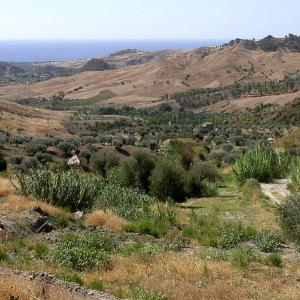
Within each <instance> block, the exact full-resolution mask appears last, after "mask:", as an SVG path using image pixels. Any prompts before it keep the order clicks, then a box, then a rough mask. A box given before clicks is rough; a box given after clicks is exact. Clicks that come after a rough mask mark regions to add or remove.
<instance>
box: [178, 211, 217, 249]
mask: <svg viewBox="0 0 300 300" xmlns="http://www.w3.org/2000/svg"><path fill="white" fill-rule="evenodd" d="M189 222H190V226H187V227H185V228H183V231H182V233H183V236H184V237H188V238H194V239H197V240H198V242H199V243H200V244H202V245H204V246H211V247H217V246H218V236H219V233H220V229H221V226H220V221H219V219H218V217H217V216H216V215H213V214H210V215H197V214H195V213H194V212H192V213H191V215H190V219H189Z"/></svg>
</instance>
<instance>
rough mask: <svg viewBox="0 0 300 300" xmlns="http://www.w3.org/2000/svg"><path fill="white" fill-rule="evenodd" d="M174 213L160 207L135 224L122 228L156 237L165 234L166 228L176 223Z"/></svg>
mask: <svg viewBox="0 0 300 300" xmlns="http://www.w3.org/2000/svg"><path fill="white" fill-rule="evenodd" d="M176 220H177V215H176V213H175V212H174V211H173V210H171V209H168V208H163V207H160V208H158V209H156V210H154V211H152V212H149V213H148V214H147V215H145V216H144V217H143V218H142V219H140V220H138V222H137V223H135V224H130V225H126V226H125V227H124V228H125V230H126V231H129V232H138V233H142V234H149V235H152V236H154V237H156V238H159V237H161V236H164V235H166V233H167V232H168V230H169V229H170V228H172V226H174V225H175V224H176Z"/></svg>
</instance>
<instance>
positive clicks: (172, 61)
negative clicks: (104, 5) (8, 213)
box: [0, 45, 300, 107]
mask: <svg viewBox="0 0 300 300" xmlns="http://www.w3.org/2000/svg"><path fill="white" fill-rule="evenodd" d="M116 59H117V58H116ZM118 59H119V58H118ZM299 69H300V53H296V52H290V51H286V50H281V51H278V52H264V51H261V50H257V51H251V50H247V49H245V48H244V47H243V46H242V45H235V46H231V47H224V48H202V49H196V50H189V51H178V52H175V53H173V54H171V53H170V54H169V55H166V56H162V57H161V59H154V60H152V61H150V62H148V63H144V64H139V65H134V66H124V67H122V68H121V69H117V70H110V71H102V72H84V73H79V74H76V75H74V76H70V77H60V78H54V79H51V80H48V81H44V82H40V83H35V84H32V85H22V84H18V85H8V86H3V87H0V100H8V99H17V98H24V97H39V96H41V97H49V96H52V95H54V94H56V93H58V92H59V91H63V92H65V93H66V97H67V98H69V99H77V98H78V99H88V98H90V97H93V96H96V95H98V94H99V93H100V92H101V91H103V90H110V91H112V92H113V93H114V94H115V95H116V96H115V97H113V98H111V99H108V100H105V101H103V103H104V104H110V105H115V106H118V105H125V104H127V105H133V106H136V107H145V106H153V105H157V102H156V101H155V100H158V99H159V98H160V96H161V95H164V94H172V93H173V92H175V91H182V90H186V89H188V88H189V87H207V86H210V87H211V86H221V85H228V84H231V83H233V82H234V81H236V80H241V81H262V80H268V79H281V78H283V77H284V76H285V75H287V74H292V73H295V72H296V71H297V70H299ZM153 101H155V102H153Z"/></svg>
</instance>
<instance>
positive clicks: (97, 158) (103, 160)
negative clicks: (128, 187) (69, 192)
mask: <svg viewBox="0 0 300 300" xmlns="http://www.w3.org/2000/svg"><path fill="white" fill-rule="evenodd" d="M118 165H119V158H118V157H117V156H116V155H114V154H112V153H94V154H93V155H92V156H91V166H92V168H93V169H94V170H95V171H96V172H97V173H99V174H100V175H102V176H103V177H105V176H106V174H107V172H108V171H109V170H110V169H111V168H113V167H116V166H118Z"/></svg>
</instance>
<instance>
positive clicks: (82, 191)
mask: <svg viewBox="0 0 300 300" xmlns="http://www.w3.org/2000/svg"><path fill="white" fill-rule="evenodd" d="M17 180H18V189H19V192H20V193H21V194H23V195H25V196H28V195H32V196H34V197H36V198H38V199H40V200H42V201H45V202H49V203H53V204H54V205H58V206H61V207H68V208H70V209H71V210H72V211H75V210H82V209H87V208H91V206H92V205H93V203H94V200H95V199H96V198H97V196H98V195H99V193H100V192H101V189H102V185H103V183H102V182H101V180H99V179H98V178H97V177H95V176H90V175H81V174H78V173H76V172H75V171H64V172H60V173H54V172H53V171H50V170H47V169H45V168H42V169H37V170H29V172H28V175H27V176H26V175H24V174H21V173H17Z"/></svg>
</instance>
